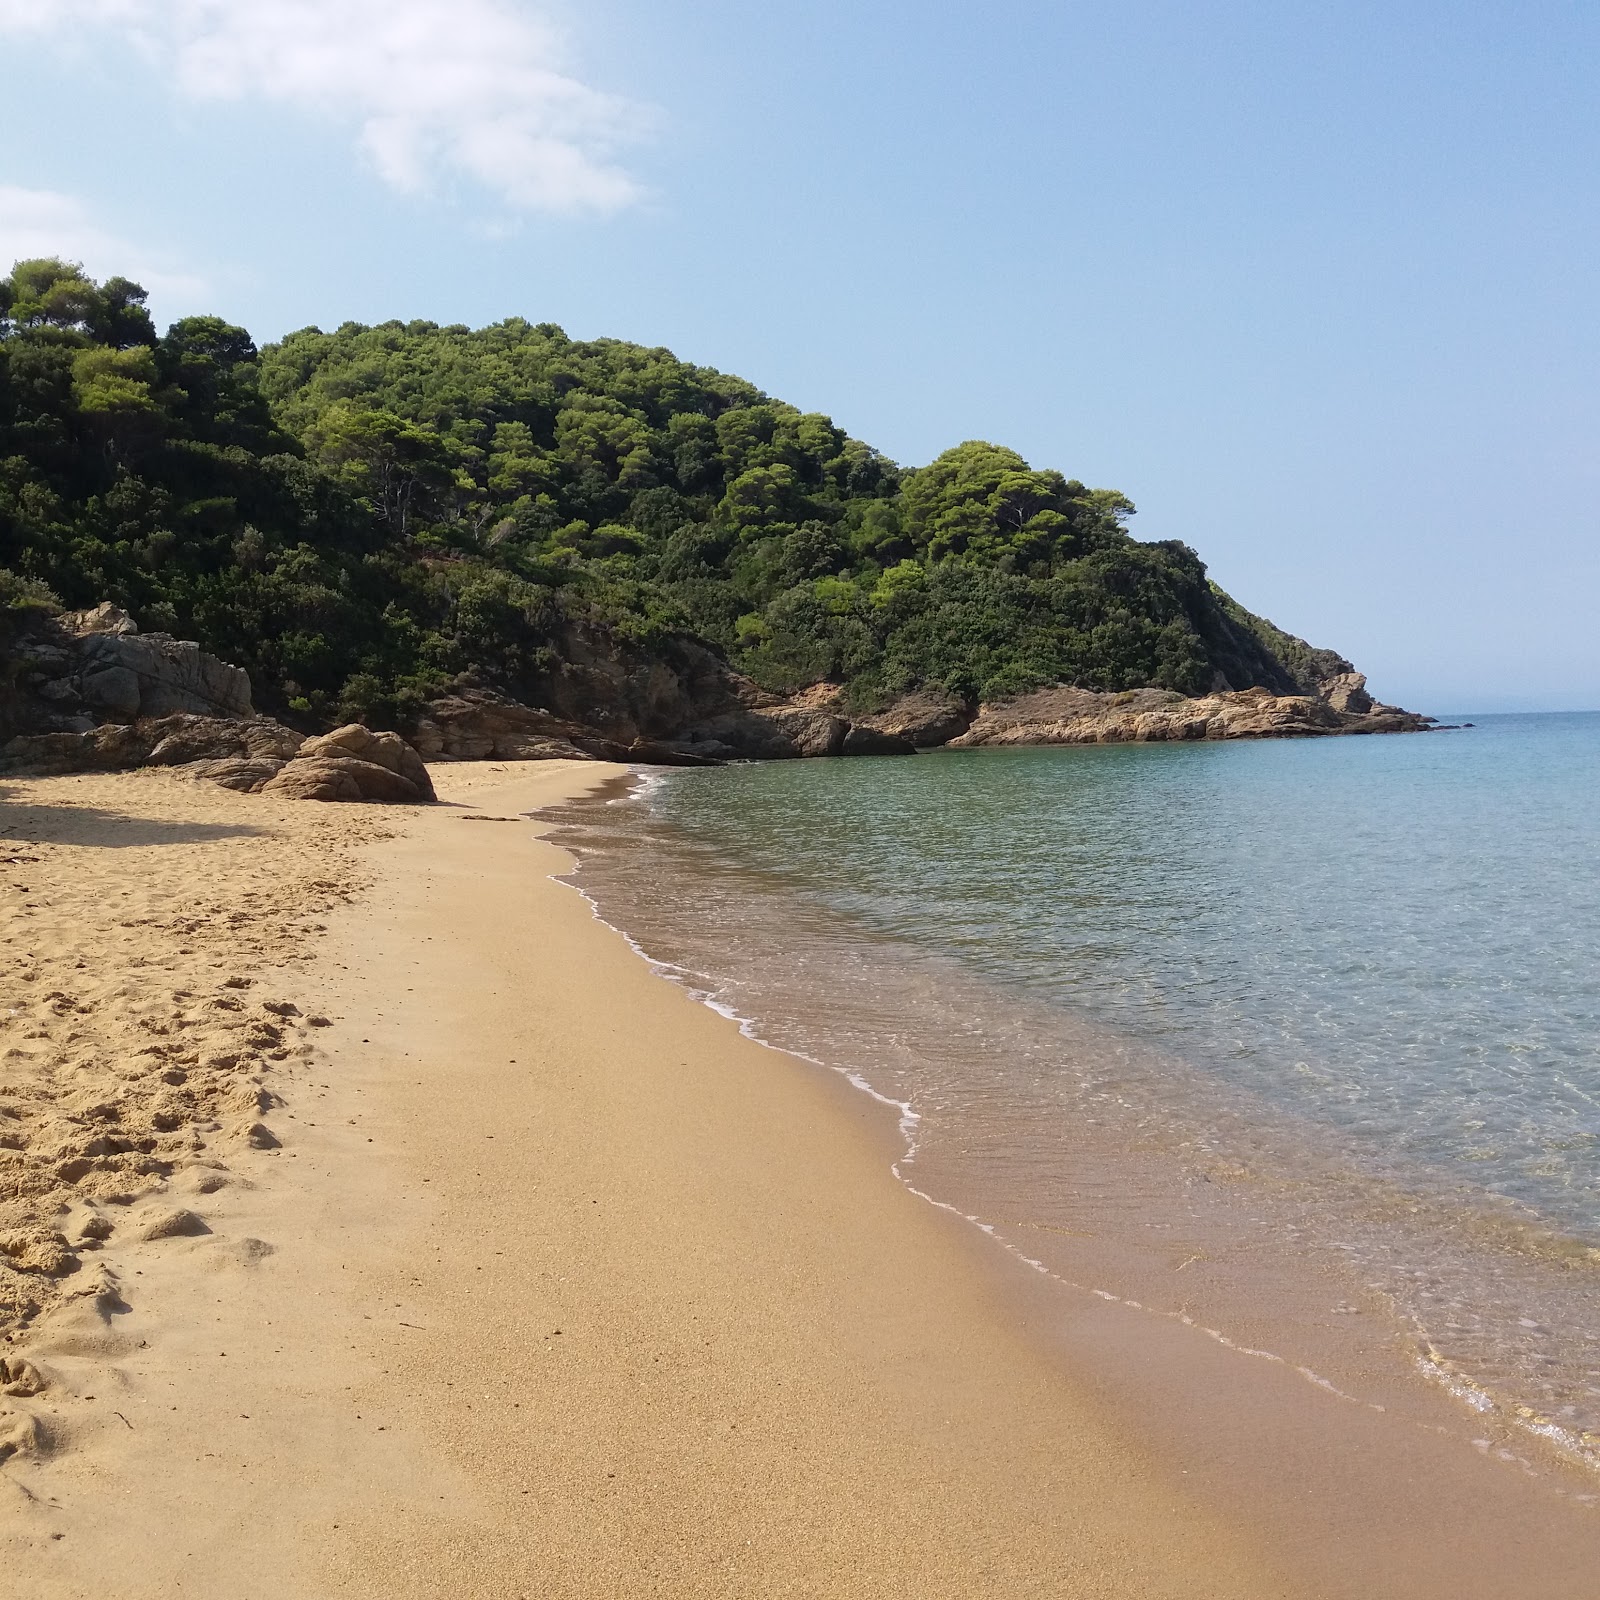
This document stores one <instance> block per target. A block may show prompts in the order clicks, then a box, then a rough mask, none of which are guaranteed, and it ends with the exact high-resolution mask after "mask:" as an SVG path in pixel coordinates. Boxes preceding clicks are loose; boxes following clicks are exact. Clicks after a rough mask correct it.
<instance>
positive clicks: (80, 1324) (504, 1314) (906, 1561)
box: [0, 763, 1311, 1600]
mask: <svg viewBox="0 0 1600 1600" xmlns="http://www.w3.org/2000/svg"><path fill="white" fill-rule="evenodd" d="M615 770H617V769H607V768H601V767H597V766H595V765H593V764H584V765H582V766H574V767H566V766H564V765H558V764H556V763H541V764H539V765H538V766H537V767H535V768H532V769H531V770H526V771H523V772H515V771H512V772H507V771H504V770H502V771H499V772H495V771H493V770H484V769H481V768H480V769H476V770H473V771H460V770H458V769H443V770H442V771H441V772H439V773H437V774H436V776H437V777H439V779H440V780H441V788H442V790H443V793H444V795H445V799H446V802H447V803H446V804H445V805H442V806H439V807H436V808H430V809H429V810H427V811H425V812H415V813H406V814H404V815H399V814H394V813H383V814H380V815H381V817H382V821H383V824H384V828H385V830H386V831H389V832H390V833H391V835H392V836H391V837H390V838H388V839H386V840H383V841H381V842H378V843H375V844H374V845H373V846H371V847H370V849H369V850H367V851H366V852H365V854H364V855H363V858H362V859H363V861H364V863H365V864H366V866H367V867H369V868H370V869H371V870H372V873H373V874H374V877H375V881H374V882H372V884H371V886H370V887H369V888H367V889H365V890H363V891H362V892H361V893H360V894H359V895H357V896H356V897H355V899H354V901H353V903H351V904H349V905H347V906H344V907H340V908H338V909H337V910H335V911H334V912H331V913H329V914H328V917H327V922H328V929H327V932H326V933H325V934H322V935H320V936H319V937H318V938H317V939H316V940H315V942H314V943H312V944H311V945H310V946H309V947H308V948H307V950H306V951H305V952H304V953H306V954H309V955H310V956H311V959H310V960H309V961H307V962H305V963H304V966H303V969H302V970H301V971H299V972H294V973H292V974H291V973H290V972H288V971H279V972H277V973H274V974H273V976H272V984H273V987H274V989H275V990H281V991H283V993H284V995H285V998H286V999H288V1000H292V1001H293V1002H294V1003H295V1004H297V1005H298V1006H299V1008H300V1011H301V1012H302V1014H304V1015H307V1016H310V1015H313V1014H325V1015H326V1016H327V1018H328V1019H329V1021H330V1026H328V1027H326V1028H321V1029H317V1030H316V1031H315V1036H314V1038H313V1037H312V1036H311V1035H310V1034H307V1035H306V1036H305V1037H306V1054H304V1055H302V1056H297V1057H295V1058H293V1059H292V1060H291V1061H290V1062H289V1063H288V1064H287V1065H286V1067H285V1069H284V1070H285V1076H284V1078H283V1079H282V1080H281V1081H280V1088H281V1092H282V1098H283V1100H284V1102H285V1103H284V1104H283V1105H282V1106H281V1107H279V1108H275V1109H273V1110H272V1111H270V1112H268V1113H267V1114H266V1115H265V1118H264V1120H265V1121H266V1122H267V1123H268V1124H270V1126H271V1128H272V1130H273V1132H274V1134H275V1135H276V1136H277V1137H278V1138H279V1139H280V1140H281V1144H280V1146H279V1148H278V1149H277V1150H276V1151H272V1150H257V1149H253V1148H252V1149H246V1150H236V1149H234V1148H232V1147H230V1151H229V1154H228V1158H227V1160H226V1161H225V1162H224V1163H223V1164H224V1165H225V1166H226V1167H228V1168H229V1169H230V1171H231V1174H232V1181H230V1182H229V1183H228V1184H227V1185H226V1186H224V1187H220V1188H217V1189H214V1190H209V1191H207V1192H206V1193H205V1195H204V1199H203V1201H201V1200H191V1202H190V1203H191V1204H192V1205H193V1206H194V1207H195V1209H196V1210H197V1211H198V1212H200V1214H201V1215H202V1216H203V1219H204V1223H205V1226H206V1227H207V1229H208V1230H209V1231H208V1232H207V1233H205V1234H197V1235H194V1236H189V1237H173V1236H167V1237H164V1238H160V1239H157V1240H155V1241H152V1242H145V1243H141V1244H138V1245H132V1244H130V1245H128V1246H125V1247H124V1246H121V1244H120V1240H119V1239H118V1238H117V1237H113V1239H112V1240H110V1241H109V1242H108V1245H107V1249H106V1255H107V1257H108V1258H114V1260H115V1264H116V1265H117V1267H118V1269H119V1271H120V1272H121V1274H122V1281H123V1282H124V1283H125V1285H126V1286H127V1295H126V1309H125V1310H122V1311H116V1312H110V1313H107V1314H105V1315H97V1314H96V1315H91V1314H87V1313H86V1314H85V1315H83V1316H80V1317H79V1318H78V1319H77V1321H76V1322H75V1323H71V1324H70V1325H69V1322H68V1321H64V1320H62V1319H55V1320H52V1321H51V1322H49V1323H47V1324H46V1325H45V1326H43V1327H41V1328H40V1329H38V1330H37V1331H36V1333H35V1334H34V1335H33V1336H32V1337H31V1338H30V1339H29V1340H28V1341H26V1344H25V1348H27V1349H28V1350H29V1351H30V1352H31V1353H33V1354H34V1355H36V1356H37V1357H38V1360H39V1363H40V1365H41V1367H42V1368H44V1369H46V1370H47V1371H48V1372H49V1373H50V1375H51V1378H52V1387H51V1388H50V1389H49V1390H47V1391H46V1393H45V1394H44V1395H41V1396H39V1397H38V1398H37V1399H36V1400H34V1401H33V1402H30V1404H31V1405H32V1407H33V1409H35V1410H37V1411H39V1412H40V1413H41V1414H42V1415H45V1416H46V1418H47V1420H48V1422H49V1431H50V1432H51V1433H52V1434H53V1436H54V1438H55V1439H56V1441H57V1448H56V1449H55V1450H54V1451H45V1452H43V1453H41V1454H38V1455H37V1456H28V1455H21V1456H15V1457H13V1458H12V1460H11V1461H10V1462H8V1463H7V1464H5V1466H3V1467H0V1486H3V1487H4V1489H5V1491H6V1495H5V1500H4V1518H5V1532H4V1537H3V1539H0V1556H3V1560H4V1565H5V1567H6V1570H7V1571H8V1572H12V1573H15V1574H16V1575H17V1577H18V1579H19V1580H20V1581H21V1582H22V1583H23V1585H24V1586H25V1587H26V1589H27V1591H28V1592H29V1593H30V1594H37V1595H39V1596H40V1597H41V1600H48V1597H52V1596H56V1595H68V1594H80V1593H84V1592H88V1591H90V1590H94V1591H97V1592H102V1593H104V1592H110V1593H115V1594H117V1595H118V1596H119V1597H122V1596H125V1597H127V1600H140V1597H143V1596H145V1595H150V1596H154V1595H157V1594H162V1595H166V1594H172V1593H177V1592H193V1593H203V1594H206V1595H210V1596H219V1597H222V1596H230V1597H231V1596H241V1597H243V1596H254V1595H258V1594H259V1595H263V1596H265V1595H268V1594H271V1595H275V1596H284V1595H306V1596H320V1595H332V1594H340V1595H344V1594H350V1595H363V1594H371V1595H379V1594H381V1595H385V1596H395V1597H401V1596H406V1595H434V1594H439V1593H444V1592H454V1593H468V1594H480V1593H481V1594H491V1593H493V1594H499V1593H504V1594H521V1593H527V1594H539V1595H591V1594H594V1595H601V1594H615V1595H631V1594H645V1593H658V1594H661V1593H664V1594H683V1595H717V1594H728V1595H746V1594H748V1595H757V1594H759V1595H769V1594H796V1595H799V1594H873V1595H895V1594H905V1595H923V1594H941V1595H952V1596H955V1595H968V1594H971V1595H979V1594H995V1593H1004V1594H1017V1595H1024V1594H1040V1595H1043V1594H1060V1593H1064V1592H1065V1593H1071V1594H1081V1595H1095V1596H1100V1595H1105V1596H1122V1595H1127V1596H1134V1595H1141V1596H1142V1595H1174V1596H1176V1595H1214V1596H1217V1597H1218V1600H1222V1597H1228V1600H1254V1597H1256V1596H1262V1597H1265V1596H1268V1595H1271V1596H1288V1595H1296V1594H1300V1593H1308V1592H1311V1591H1308V1590H1306V1589H1304V1588H1303V1587H1302V1586H1300V1585H1297V1584H1294V1583H1291V1582H1289V1581H1288V1580H1287V1579H1286V1578H1285V1577H1284V1576H1283V1575H1282V1574H1281V1573H1278V1572H1275V1571H1273V1570H1272V1568H1271V1567H1270V1565H1269V1564H1268V1563H1267V1562H1266V1561H1265V1560H1264V1559H1263V1558H1262V1556H1261V1555H1260V1553H1259V1551H1258V1550H1256V1549H1255V1548H1254V1544H1253V1541H1252V1540H1251V1538H1250V1537H1249V1536H1248V1535H1247V1534H1246V1533H1245V1532H1243V1530H1241V1529H1239V1528H1236V1527H1230V1526H1228V1525H1227V1524H1226V1523H1224V1522H1223V1521H1222V1520H1220V1519H1218V1518H1217V1517H1216V1516H1214V1515H1213V1514H1212V1513H1210V1512H1208V1511H1205V1510H1202V1509H1201V1508H1199V1507H1198V1506H1196V1505H1195V1504H1194V1503H1192V1501H1191V1500H1190V1499H1189V1497H1188V1496H1187V1495H1186V1494H1185V1493H1184V1491H1183V1490H1182V1489H1181V1488H1180V1487H1179V1485H1178V1482H1177V1481H1175V1480H1174V1479H1173V1478H1172V1477H1171V1476H1170V1475H1169V1474H1168V1473H1167V1472H1166V1471H1165V1470H1164V1468H1163V1464H1162V1463H1161V1462H1159V1461H1158V1460H1156V1459H1154V1458H1152V1457H1150V1456H1149V1455H1148V1454H1147V1453H1146V1452H1145V1451H1144V1450H1143V1449H1141V1448H1140V1447H1139V1446H1138V1445H1137V1444H1136V1443H1134V1442H1133V1441H1131V1440H1129V1439H1128V1438H1126V1437H1125V1436H1123V1435H1122V1434H1121V1433H1120V1432H1119V1431H1118V1430H1117V1429H1116V1428H1115V1427H1114V1426H1111V1425H1108V1422H1107V1420H1106V1418H1105V1417H1104V1416H1103V1415H1102V1412H1101V1408H1100V1407H1099V1406H1098V1405H1097V1403H1096V1401H1095V1399H1094V1396H1093V1395H1092V1393H1090V1392H1089V1390H1088V1389H1086V1388H1085V1387H1083V1386H1080V1385H1076V1384H1074V1383H1072V1382H1070V1381H1069V1380H1068V1378H1067V1377H1066V1375H1065V1374H1064V1373H1063V1372H1062V1371H1061V1370H1060V1369H1059V1367H1058V1366H1057V1364H1056V1363H1054V1362H1053V1361H1052V1360H1050V1359H1048V1358H1047V1357H1046V1356H1045V1355H1044V1353H1043V1352H1042V1351H1041V1349H1040V1348H1039V1346H1038V1345H1037V1344H1036V1342H1035V1341H1034V1339H1033V1337H1032V1333H1031V1330H1029V1329H1028V1328H1027V1327H1025V1326H1018V1325H1017V1323H1016V1321H1015V1319H1014V1317H1013V1315H1012V1309H1011V1308H1010V1307H1009V1306H1007V1305H1006V1304H1004V1303H1003V1302H1002V1301H1000V1300H999V1299H997V1298H996V1297H995V1296H994V1295H993V1293H992V1288H993V1285H992V1283H991V1281H990V1271H991V1268H990V1264H988V1263H985V1262H982V1261H980V1260H978V1259H977V1257H976V1255H975V1252H974V1251H973V1248H972V1247H973V1243H974V1241H973V1240H972V1239H971V1238H970V1237H968V1234H969V1230H968V1229H967V1228H966V1227H965V1225H964V1224H959V1223H957V1222H955V1221H954V1220H953V1219H951V1218H948V1217H946V1216H944V1215H942V1214H941V1213H938V1212H936V1211H935V1210H933V1208H931V1207H928V1206H926V1205H925V1204H924V1203H923V1202H921V1201H920V1200H917V1199H915V1198H914V1197H913V1196H911V1195H910V1194H908V1193H907V1192H906V1191H904V1190H903V1189H902V1188H901V1187H900V1186H899V1185H898V1184H896V1183H895V1182H894V1180H893V1178H892V1177H891V1176H890V1174H889V1172H888V1170H887V1162H886V1157H887V1156H888V1154H889V1153H890V1150H891V1147H892V1144H893V1130H892V1128H890V1127H887V1126H885V1124H886V1122H887V1121H888V1120H889V1118H888V1116H887V1115H886V1114H885V1113H884V1112H883V1111H882V1108H881V1107H878V1106H876V1105H875V1104H874V1103H872V1102H870V1101H868V1100H867V1099H866V1097H865V1096H863V1095H860V1094H858V1093H856V1092H855V1091H853V1090H852V1089H850V1088H849V1087H848V1086H847V1085H845V1084H844V1083H843V1082H842V1081H840V1080H839V1079H837V1078H836V1077H835V1076H834V1075H833V1074H831V1073H822V1072H815V1071H813V1070H811V1069H809V1068H807V1067H805V1066H804V1064H801V1063H794V1064H793V1065H792V1067H790V1068H789V1069H787V1070H784V1069H783V1068H782V1066H781V1064H780V1063H778V1061H777V1058H776V1056H775V1054H774V1053H773V1052H772V1051H771V1050H769V1049H767V1048H766V1047H764V1046H761V1045H758V1044H755V1043H753V1042H752V1041H750V1040H748V1039H746V1038H744V1037H743V1036H742V1035H741V1034H740V1032H739V1030H738V1028H737V1026H736V1025H735V1024H734V1023H731V1022H729V1021H727V1020H725V1019H723V1018H721V1017H718V1016H717V1015H716V1014H715V1013H714V1012H712V1011H710V1010H709V1009H708V1008H706V1007H704V1006H702V1005H699V1004H697V1003H696V1002H695V1001H693V1000H692V999H690V998H689V997H688V996H687V995H686V994H684V993H683V992H682V991H681V990H680V989H678V988H676V987H674V986H672V985H670V984H667V983H663V982H661V981H659V980H658V979H657V978H656V976H655V975H654V974H653V973H651V972H650V971H649V969H648V968H647V967H646V966H645V965H644V963H643V962H641V961H640V960H639V959H638V958H637V957H636V956H635V955H634V954H633V953H632V951H631V950H629V948H628V947H627V945H626V943H625V942H624V940H623V939H622V937H621V936H620V935H617V934H615V933H613V932H612V931H611V930H609V929H608V928H607V927H605V925H604V924H602V923H600V922H599V921H598V920H597V919H596V918H595V917H594V916H593V915H592V914H591V913H590V910H589V908H588V906H587V904H586V903H585V902H584V901H583V900H582V899H581V898H580V897H579V896H578V895H577V894H576V893H574V892H573V891H572V890H571V889H569V888H567V887H566V886H565V885H563V884H560V883H557V882H555V881H553V877H552V874H553V872H555V871H557V870H561V869H562V864H563V862H564V861H565V860H566V857H565V856H564V854H563V853H562V852H560V851H558V850H557V849H556V847H554V846H553V845H550V844H548V843H546V842H544V841H543V840H541V839H536V838H533V837H531V836H530V835H531V833H532V829H531V828H530V827H529V826H528V824H527V823H526V821H524V820H522V819H521V818H520V816H519V813H520V812H522V811H524V810H531V809H534V808H535V807H538V806H540V805H543V804H549V803H553V802H556V801H559V800H560V799H561V798H562V797H563V796H565V795H566V794H569V793H572V792H576V791H577V790H580V789H587V788H588V787H590V786H591V785H592V784H593V783H594V782H596V781H598V780H600V779H602V778H603V777H604V776H606V775H608V774H609V773H612V772H614V771H615ZM57 781H67V782H70V781H73V780H57ZM180 781H181V780H174V779H169V778H164V779H161V780H159V792H160V794H161V796H162V798H164V799H168V800H171V799H173V798H175V797H176V798H177V799H179V800H181V799H182V798H183V795H182V794H181V792H180V791H179V790H178V789H177V788H176V787H174V786H175V785H177V784H178V783H179V782H180ZM96 783H97V785H98V788H99V790H100V792H102V793H119V794H122V795H124V796H125V797H126V798H127V800H128V803H129V808H130V809H132V806H133V802H134V800H136V799H139V798H140V797H141V795H149V794H153V793H156V792H157V790H156V789H154V788H145V789H143V790H141V788H140V785H141V784H147V783H148V779H147V778H146V777H145V776H144V775H129V776H128V777H126V778H122V779H117V780H96ZM116 785H120V788H118V787H113V786H116ZM29 788H30V791H32V792H36V791H37V788H38V786H33V785H30V786H29ZM463 802H466V804H465V805H463ZM214 803H215V804H217V805H222V806H230V805H231V806H232V807H233V809H234V810H236V811H237V813H238V815H239V816H240V817H246V816H250V815H254V816H255V817H256V818H258V819H259V821H260V822H261V824H262V825H263V826H267V827H271V826H272V825H273V823H274V818H275V817H277V816H283V815H286V814H285V813H283V812H281V811H278V812H273V811H267V810H264V809H263V808H261V806H260V802H259V801H258V800H256V799H253V798H246V797H228V798H227V799H225V800H222V801H215V802H214ZM468 816H471V817H473V818H474V819H476V820H471V821H468V820H467V818H468ZM292 820H293V821H294V822H295V823H296V824H298V823H299V822H300V820H301V819H300V817H299V814H296V815H295V817H294V818H293V819H292ZM131 865H132V863H131V862H129V863H127V867H131ZM126 869H127V868H126V867H121V866H119V868H118V870H126ZM775 1066H778V1067H779V1070H774V1067H775ZM211 1154H212V1153H211V1152H210V1151H207V1152H205V1155H204V1157H203V1158H202V1159H204V1160H209V1159H210V1158H211ZM202 1181H203V1180H202ZM193 1187H194V1179H193V1173H192V1172H191V1171H189V1170H188V1169H184V1170H182V1171H179V1172H175V1173H174V1175H173V1178H172V1179H171V1180H170V1181H168V1182H167V1183H166V1184H164V1185H163V1186H162V1192H160V1193H155V1194H152V1195H150V1196H148V1197H143V1198H140V1199H139V1200H138V1201H137V1202H135V1203H136V1204H137V1205H146V1204H158V1203H159V1204H167V1203H168V1202H169V1201H170V1200H171V1199H172V1198H174V1197H175V1196H176V1195H177V1193H178V1192H179V1190H180V1189H181V1190H182V1192H183V1193H184V1194H185V1195H188V1194H190V1193H191V1191H192V1189H193ZM108 1395H109V1396H110V1397H111V1398H112V1399H113V1400H114V1401H115V1405H114V1407H113V1408H110V1409H108V1408H107V1406H106V1398H107V1396H108ZM91 1396H94V1397H95V1398H93V1399H91V1398H90V1397H91Z"/></svg>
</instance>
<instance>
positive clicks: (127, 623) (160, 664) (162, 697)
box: [0, 603, 254, 733]
mask: <svg viewBox="0 0 1600 1600" xmlns="http://www.w3.org/2000/svg"><path fill="white" fill-rule="evenodd" d="M8 631H9V632H11V634H12V637H11V638H10V639H9V640H0V645H4V646H5V647H6V654H7V655H9V656H11V657H12V671H11V672H9V673H8V674H7V680H8V681H7V683H6V685H5V688H4V690H3V691H0V696H3V698H0V732H11V731H18V732H21V731H30V732H41V733H42V732H85V731H87V730H89V729H91V728H93V727H95V726H96V725H97V724H100V723H104V722H118V723H131V722H136V721H138V720H139V719H141V718H151V717H168V716H173V715H178V714H188V715H195V716H207V717H228V718H244V717H250V716H252V715H254V711H253V708H252V706H251V702H250V679H249V676H248V674H246V673H245V672H244V671H242V670H241V669H240V668H238V667H233V666H229V665H228V664H227V662H225V661H219V660H218V659H217V657H215V656H214V655H210V654H209V653H207V652H206V651H204V650H202V649H201V648H200V646H199V645H197V644H195V643H193V642H191V641H189V640H186V639H174V638H172V637H171V636H170V635H169V634H164V633H149V634H141V633H140V632H139V629H138V627H137V626H136V624H135V623H134V621H133V619H132V618H131V617H129V615H128V614H127V612H125V611H121V610H119V609H118V608H117V607H116V606H113V605H111V604H109V603H107V604H103V605H98V606H95V607H94V608H93V609H92V610H89V611H69V612H65V613H63V614H62V615H60V616H56V617H52V616H50V615H49V614H48V613H46V612H44V611H40V610H37V609H32V610H25V611H22V612H13V613H12V614H11V618H10V626H9V629H8Z"/></svg>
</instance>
